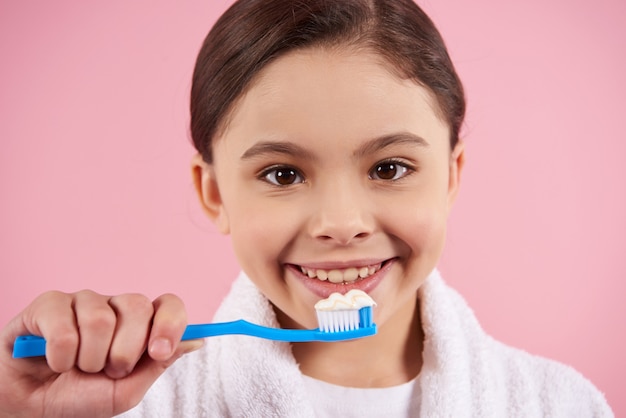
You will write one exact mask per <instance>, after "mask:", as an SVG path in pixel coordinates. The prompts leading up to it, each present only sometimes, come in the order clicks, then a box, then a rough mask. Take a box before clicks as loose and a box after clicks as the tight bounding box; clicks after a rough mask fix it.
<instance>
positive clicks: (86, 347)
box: [74, 290, 117, 373]
mask: <svg viewBox="0 0 626 418" xmlns="http://www.w3.org/2000/svg"><path fill="white" fill-rule="evenodd" d="M108 302H109V297H108V296H103V295H99V294H97V293H94V292H92V291H90V290H84V291H81V292H78V293H76V295H75V297H74V312H75V313H76V323H77V325H78V330H79V337H80V344H79V348H78V357H77V359H76V365H77V366H78V368H79V369H80V370H82V371H84V372H87V373H96V372H99V371H101V370H102V369H103V368H104V366H105V364H106V360H107V358H108V353H109V348H110V346H111V341H112V337H113V333H114V331H115V326H116V321H117V318H116V315H115V311H113V308H111V306H110V305H109V303H108Z"/></svg>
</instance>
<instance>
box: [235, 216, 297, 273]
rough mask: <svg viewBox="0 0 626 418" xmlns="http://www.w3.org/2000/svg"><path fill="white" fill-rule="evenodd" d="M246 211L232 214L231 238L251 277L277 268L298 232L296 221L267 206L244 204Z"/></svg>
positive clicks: (241, 261) (240, 259) (238, 256)
mask: <svg viewBox="0 0 626 418" xmlns="http://www.w3.org/2000/svg"><path fill="white" fill-rule="evenodd" d="M239 207H246V208H247V209H246V210H245V211H239V212H234V213H229V217H230V221H231V222H230V224H231V234H230V235H231V239H232V243H233V248H234V250H235V253H236V256H237V258H238V260H239V263H240V264H241V267H242V268H243V269H244V270H245V271H246V272H247V273H248V274H249V275H251V276H253V275H254V276H257V277H263V276H265V275H267V272H268V270H275V271H278V270H277V269H279V267H280V266H279V265H278V263H277V260H278V259H280V254H281V252H282V251H283V250H284V248H285V246H286V245H287V244H288V243H289V242H290V241H291V240H292V239H293V236H294V235H295V231H296V229H297V227H296V220H295V219H294V217H293V216H289V215H288V214H281V213H279V211H276V210H275V209H272V208H269V207H267V206H262V207H261V205H257V207H255V205H245V206H239Z"/></svg>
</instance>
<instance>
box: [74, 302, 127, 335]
mask: <svg viewBox="0 0 626 418" xmlns="http://www.w3.org/2000/svg"><path fill="white" fill-rule="evenodd" d="M116 322H117V321H116V315H115V313H114V312H113V310H112V309H107V308H103V307H97V308H93V309H90V310H89V311H87V312H83V313H81V315H80V317H79V318H78V323H79V325H80V326H81V327H88V328H91V329H97V330H100V329H102V330H104V329H111V328H114V327H115V324H116Z"/></svg>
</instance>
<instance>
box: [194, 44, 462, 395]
mask: <svg viewBox="0 0 626 418" xmlns="http://www.w3.org/2000/svg"><path fill="white" fill-rule="evenodd" d="M448 138H449V129H448V127H447V125H446V124H445V123H444V122H443V121H442V120H441V119H440V118H439V116H438V112H437V108H436V106H435V102H434V100H433V99H432V97H431V95H430V94H429V93H428V91H427V90H425V89H424V88H422V87H421V86H419V85H418V84H416V83H414V82H413V81H411V80H402V79H400V78H399V77H397V76H396V75H394V73H392V72H391V71H390V70H389V69H388V67H387V65H386V63H385V62H383V61H382V60H381V59H380V58H379V57H378V56H377V55H376V54H373V53H368V52H367V51H364V50H359V51H353V50H348V49H344V48H340V49H338V50H337V49H335V50H325V49H306V50H302V51H296V52H291V53H289V54H288V55H285V56H283V57H281V58H279V59H277V60H276V61H274V62H273V63H272V64H270V65H268V66H267V67H266V68H264V69H263V71H262V72H261V73H260V75H259V76H258V77H257V79H256V81H255V83H254V84H253V86H252V87H251V88H249V89H248V91H247V93H246V94H245V95H244V96H243V97H242V98H241V99H240V100H239V101H238V103H237V105H236V107H235V109H234V112H232V114H231V117H230V119H229V120H228V123H227V124H226V126H225V127H224V129H223V132H222V134H221V136H220V137H219V138H218V139H217V140H216V141H215V142H214V145H213V153H214V154H213V155H214V162H213V163H212V164H207V163H205V162H203V161H202V159H201V158H200V157H196V159H195V160H194V163H193V173H194V178H195V180H196V186H197V189H198V192H199V195H200V199H201V201H202V202H203V204H204V207H205V209H206V212H207V213H208V215H209V216H210V217H211V218H212V219H214V220H215V222H216V224H217V225H218V226H219V228H220V230H221V231H222V232H223V233H225V234H230V235H231V239H232V244H233V247H234V250H235V253H236V255H237V257H238V259H239V262H240V263H241V266H242V268H243V269H244V271H245V272H246V273H247V274H248V275H249V277H250V278H251V279H252V280H253V281H254V283H255V284H256V285H257V287H258V288H259V289H260V290H261V291H262V292H263V293H264V294H265V295H266V296H267V297H268V298H269V300H270V301H271V302H272V303H273V304H274V307H275V310H276V312H277V315H278V318H279V321H280V322H281V325H282V326H283V327H286V328H315V327H316V324H317V321H316V318H315V310H314V308H313V306H314V304H315V302H317V301H318V300H319V299H320V298H321V297H320V294H318V293H319V292H318V293H316V292H315V291H311V287H310V286H308V285H307V278H306V277H304V276H303V275H302V274H300V273H299V266H304V267H308V268H324V269H333V268H347V267H351V266H355V267H360V266H362V265H364V264H370V263H374V262H380V261H383V260H386V264H385V268H384V269H383V270H384V272H382V270H381V273H380V276H381V277H379V278H378V279H377V282H376V285H375V286H373V285H372V284H371V283H367V281H362V282H355V284H354V285H353V286H354V287H360V288H364V289H367V291H368V293H369V294H370V296H372V297H373V298H374V300H375V301H376V302H377V304H378V306H377V308H376V309H375V321H376V322H377V324H378V326H379V330H380V332H379V334H378V335H377V336H375V337H371V338H367V339H363V340H359V341H354V342H343V343H334V344H328V343H306V344H294V345H293V352H294V355H295V357H296V360H297V361H298V363H300V365H301V369H302V371H303V372H304V373H305V374H308V375H310V376H312V377H316V378H318V379H321V380H325V381H328V382H331V383H337V384H342V385H346V386H353V387H383V386H390V385H394V384H399V383H404V382H406V381H408V380H410V379H412V378H413V377H415V376H416V375H417V374H418V373H419V370H420V368H421V361H422V360H421V354H420V353H421V351H422V350H421V347H422V340H423V336H422V333H421V327H420V326H419V309H418V308H417V302H416V301H417V298H416V295H417V290H418V288H419V287H420V285H421V284H422V283H423V282H424V280H425V278H426V277H427V275H428V274H429V273H430V272H431V271H432V270H433V269H434V268H435V266H436V264H437V261H438V260H439V257H440V255H441V251H442V249H443V245H444V240H445V231H446V222H447V217H448V214H449V211H450V208H451V206H452V203H453V201H454V199H455V196H456V194H457V191H458V186H459V180H460V172H461V168H462V164H463V144H462V143H460V144H459V145H458V146H457V147H456V148H455V149H454V150H450V145H449V140H448ZM390 159H391V161H392V162H393V163H394V164H395V165H394V166H390V165H389V161H390ZM394 167H395V168H394ZM376 169H382V170H383V173H384V178H383V177H381V176H379V175H377V174H376ZM280 179H282V180H280ZM279 180H280V181H279ZM285 183H286V184H285ZM315 280H317V279H313V281H315ZM326 283H328V282H326ZM318 287H319V286H318ZM328 287H329V288H330V287H333V286H331V285H328ZM335 287H336V286H335ZM329 292H330V290H329ZM329 292H327V293H329ZM373 359H374V360H373ZM356 365H358V367H356Z"/></svg>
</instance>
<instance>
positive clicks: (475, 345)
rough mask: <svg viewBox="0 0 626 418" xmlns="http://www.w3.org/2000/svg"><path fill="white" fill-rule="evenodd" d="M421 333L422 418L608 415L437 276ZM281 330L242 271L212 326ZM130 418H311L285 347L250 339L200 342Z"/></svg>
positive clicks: (599, 402)
mask: <svg viewBox="0 0 626 418" xmlns="http://www.w3.org/2000/svg"><path fill="white" fill-rule="evenodd" d="M418 297H419V298H420V307H421V309H422V315H421V320H422V326H423V330H424V334H425V337H426V338H425V342H424V352H423V360H424V364H423V367H422V370H421V373H420V377H419V384H420V386H421V391H420V392H421V397H422V399H421V416H422V417H454V418H457V417H498V418H501V417H568V418H570V417H612V416H613V413H612V412H611V409H610V408H609V406H608V405H607V403H606V401H605V399H604V396H603V395H602V394H601V393H600V392H599V391H598V390H597V389H596V388H595V387H594V386H593V385H592V384H591V383H590V382H589V381H588V380H586V379H585V378H584V377H583V376H582V375H581V374H579V373H578V372H576V371H575V370H574V369H572V368H570V367H568V366H565V365H562V364H559V363H557V362H554V361H550V360H546V359H543V358H540V357H536V356H532V355H530V354H528V353H526V352H523V351H521V350H517V349H514V348H511V347H508V346H505V345H504V344H502V343H499V342H498V341H495V340H494V339H492V338H491V337H490V336H488V335H487V334H485V332H484V331H483V330H482V329H481V327H480V325H479V324H478V322H477V320H476V318H475V317H474V314H473V312H472V310H471V309H470V308H469V307H468V306H467V304H466V302H465V301H464V300H463V298H462V297H461V296H460V295H459V294H458V293H457V292H456V291H454V290H453V289H451V288H450V287H448V286H447V285H446V284H445V283H444V281H443V280H442V279H441V277H440V275H439V273H438V272H437V271H434V272H433V273H432V274H431V275H430V277H429V278H428V279H427V281H426V282H425V283H424V285H423V286H422V287H421V288H420V290H419V296H418ZM240 318H242V319H246V320H249V321H251V322H255V323H259V324H262V325H266V326H271V327H277V326H278V323H277V321H276V317H275V315H274V312H273V310H272V308H271V306H270V304H269V302H268V300H267V299H266V298H265V297H264V296H263V295H261V294H260V292H259V291H258V290H257V288H256V287H255V286H254V284H252V282H251V281H250V279H248V278H247V277H246V276H245V275H244V274H241V275H240V277H239V278H238V279H237V281H236V282H235V283H234V285H233V287H232V289H231V291H230V293H229V295H228V296H227V297H226V298H225V300H224V302H223V303H222V305H221V307H220V309H219V310H218V311H217V313H216V315H215V318H214V320H215V322H218V321H220V322H221V321H231V320H235V319H240ZM125 416H130V417H136V416H141V417H230V416H232V417H313V416H314V413H313V409H312V407H311V404H310V402H309V400H308V398H307V394H306V392H305V385H304V383H303V379H302V374H301V373H300V370H299V368H298V365H297V363H296V361H295V359H294V357H293V356H292V354H291V349H290V345H289V344H288V343H280V342H274V341H267V340H262V339H259V338H253V337H248V336H222V337H213V338H209V339H208V340H207V344H206V345H205V347H203V348H202V349H201V350H199V351H197V352H195V353H191V354H188V355H187V356H185V357H183V358H182V359H181V360H179V361H178V362H176V363H175V364H174V365H173V366H172V367H171V368H170V369H168V371H167V372H166V373H165V374H164V375H163V376H162V377H161V378H160V379H159V380H158V381H157V382H156V383H155V384H154V385H153V387H152V388H151V389H150V390H149V392H148V394H147V395H146V397H145V398H144V400H143V402H142V403H141V404H139V406H138V407H137V408H135V409H133V410H131V411H129V412H128V413H127V414H125Z"/></svg>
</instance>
